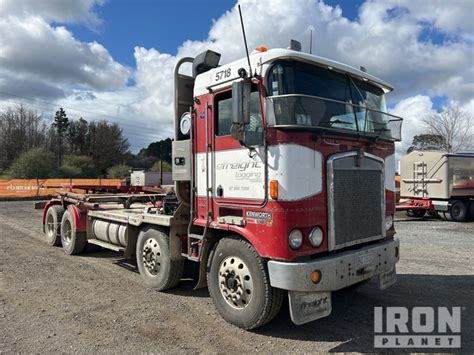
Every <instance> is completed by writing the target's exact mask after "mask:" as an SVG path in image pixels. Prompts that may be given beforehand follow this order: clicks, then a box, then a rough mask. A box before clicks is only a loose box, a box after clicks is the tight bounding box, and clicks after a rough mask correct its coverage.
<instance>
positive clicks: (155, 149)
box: [138, 138, 172, 164]
mask: <svg viewBox="0 0 474 355" xmlns="http://www.w3.org/2000/svg"><path fill="white" fill-rule="evenodd" d="M171 143H172V140H171V138H166V139H163V140H160V141H158V142H154V143H151V144H149V145H148V147H147V148H144V149H142V150H140V152H139V153H138V155H139V156H147V157H157V158H158V159H160V160H163V161H166V162H168V163H170V164H171Z"/></svg>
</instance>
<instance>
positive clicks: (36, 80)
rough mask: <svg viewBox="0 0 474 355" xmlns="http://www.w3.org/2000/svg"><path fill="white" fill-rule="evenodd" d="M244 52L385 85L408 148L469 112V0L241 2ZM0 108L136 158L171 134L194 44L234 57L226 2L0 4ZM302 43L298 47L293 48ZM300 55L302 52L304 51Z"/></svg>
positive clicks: (472, 69) (473, 72)
mask: <svg viewBox="0 0 474 355" xmlns="http://www.w3.org/2000/svg"><path fill="white" fill-rule="evenodd" d="M239 3H240V4H241V5H242V9H243V15H244V20H245V23H246V28H247V35H248V40H249V47H250V49H252V48H255V47H257V46H260V45H265V46H268V47H270V48H275V47H286V46H287V44H288V40H289V39H290V38H294V39H297V40H300V41H302V42H303V44H304V43H305V40H306V39H308V38H309V33H310V31H311V30H313V33H314V36H313V37H314V41H313V53H315V54H317V55H321V56H324V57H328V58H330V59H334V60H337V61H340V62H343V63H346V64H349V65H352V66H354V67H359V66H360V65H363V66H365V67H366V68H367V69H368V71H369V72H370V73H371V74H373V75H376V76H378V77H380V78H382V79H384V80H386V81H388V82H390V83H391V84H393V85H394V87H395V91H394V92H393V93H392V94H390V95H389V96H388V103H389V108H390V110H391V111H392V112H393V113H394V114H397V115H400V116H402V117H404V118H405V121H404V128H403V135H404V142H402V143H400V144H399V145H398V148H397V149H399V151H403V150H404V149H406V145H408V144H409V143H410V141H411V138H412V137H413V135H414V134H419V133H420V132H422V131H423V127H422V125H421V124H420V120H421V118H423V117H425V116H427V115H432V114H433V113H435V112H436V111H437V110H440V109H442V108H443V106H445V105H448V104H451V103H452V102H455V103H457V104H458V105H460V106H461V107H462V109H464V110H467V111H468V112H471V113H472V112H473V111H474V110H473V106H474V53H473V51H474V45H473V43H474V21H473V20H472V19H473V18H474V1H471V0H450V1H445V0H358V1H355V0H239ZM1 4H2V5H1V6H0V36H1V41H0V108H3V107H8V106H11V105H15V104H18V103H23V104H26V105H29V106H30V107H32V108H34V109H37V110H39V111H40V113H42V114H43V115H44V116H45V117H52V115H53V113H54V111H55V110H57V108H58V107H59V106H63V107H64V108H65V109H66V111H67V112H68V115H69V116H70V117H71V118H72V119H75V118H78V117H80V116H83V117H85V118H86V119H88V120H101V119H107V120H109V121H116V122H118V123H120V124H121V125H122V127H123V129H124V133H125V135H126V136H127V137H128V139H129V141H130V142H131V145H132V150H133V151H137V150H139V149H140V148H141V147H143V146H146V145H147V144H149V143H150V142H153V141H156V140H158V139H162V138H166V137H168V136H171V135H172V132H173V83H172V74H171V73H172V70H173V67H174V65H175V63H176V61H177V59H178V58H179V57H182V56H195V55H197V54H198V53H200V52H202V51H203V50H204V49H208V48H210V49H214V50H216V51H218V52H220V53H222V62H228V61H230V60H235V59H238V58H239V57H241V56H242V55H243V53H244V49H243V46H242V36H241V32H240V24H239V21H238V13H237V11H236V7H235V5H236V0H235V1H229V0H177V1H170V0H160V1H154V0H134V1H126V0H48V1H37V0H22V1H18V0H1ZM303 47H304V46H303ZM303 49H304V48H303Z"/></svg>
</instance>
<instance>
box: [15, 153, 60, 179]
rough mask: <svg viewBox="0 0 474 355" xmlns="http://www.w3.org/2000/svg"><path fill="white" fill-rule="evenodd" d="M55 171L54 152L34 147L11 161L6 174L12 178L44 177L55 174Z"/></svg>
mask: <svg viewBox="0 0 474 355" xmlns="http://www.w3.org/2000/svg"><path fill="white" fill-rule="evenodd" d="M56 171H57V162H56V159H55V156H54V154H53V153H51V152H49V151H48V150H47V149H45V148H34V149H31V150H29V151H27V152H24V153H23V154H21V155H20V156H19V157H18V159H17V160H15V161H14V162H13V164H12V165H11V167H10V169H9V172H8V175H9V176H10V178H13V179H45V178H49V177H53V176H55V174H56Z"/></svg>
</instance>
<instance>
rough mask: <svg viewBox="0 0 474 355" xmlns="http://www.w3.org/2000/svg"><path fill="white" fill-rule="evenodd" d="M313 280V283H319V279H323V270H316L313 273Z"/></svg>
mask: <svg viewBox="0 0 474 355" xmlns="http://www.w3.org/2000/svg"><path fill="white" fill-rule="evenodd" d="M311 281H313V283H315V284H317V283H318V282H319V281H321V271H319V270H314V271H313V272H312V273H311Z"/></svg>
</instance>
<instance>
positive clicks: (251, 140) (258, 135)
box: [216, 87, 263, 146]
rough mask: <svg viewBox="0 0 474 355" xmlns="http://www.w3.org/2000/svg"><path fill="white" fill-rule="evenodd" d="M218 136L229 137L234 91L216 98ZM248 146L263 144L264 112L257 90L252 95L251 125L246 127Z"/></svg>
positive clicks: (254, 89) (253, 89)
mask: <svg viewBox="0 0 474 355" xmlns="http://www.w3.org/2000/svg"><path fill="white" fill-rule="evenodd" d="M216 115H217V117H216V124H217V127H216V136H228V135H230V130H231V128H232V91H227V92H225V93H222V94H220V95H218V96H217V97H216ZM245 135H246V137H245V138H246V139H245V140H246V144H247V145H249V146H250V145H260V144H262V143H263V124H262V112H261V109H260V101H259V95H258V91H257V88H256V87H255V88H252V92H251V94H250V123H249V124H248V125H247V127H246V134H245Z"/></svg>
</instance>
